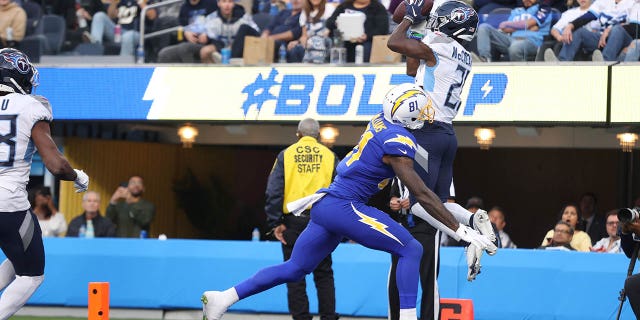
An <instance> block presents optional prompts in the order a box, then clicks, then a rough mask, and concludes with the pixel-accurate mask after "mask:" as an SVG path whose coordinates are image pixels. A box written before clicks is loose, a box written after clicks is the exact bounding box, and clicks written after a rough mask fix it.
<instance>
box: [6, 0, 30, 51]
mask: <svg viewBox="0 0 640 320" xmlns="http://www.w3.org/2000/svg"><path fill="white" fill-rule="evenodd" d="M26 29H27V13H26V12H25V11H24V9H22V8H21V7H20V6H19V5H18V4H16V3H14V2H13V1H12V0H0V48H8V47H15V46H16V45H17V44H18V43H19V42H20V41H22V39H23V38H24V35H25V32H26ZM7 30H11V31H9V32H7ZM7 34H10V35H11V37H12V39H7Z"/></svg>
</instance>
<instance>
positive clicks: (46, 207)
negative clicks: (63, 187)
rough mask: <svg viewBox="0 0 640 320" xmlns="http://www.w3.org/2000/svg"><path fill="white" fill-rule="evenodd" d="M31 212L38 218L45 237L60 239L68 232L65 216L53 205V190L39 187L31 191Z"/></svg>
mask: <svg viewBox="0 0 640 320" xmlns="http://www.w3.org/2000/svg"><path fill="white" fill-rule="evenodd" d="M29 202H30V203H31V210H32V211H33V213H34V214H35V215H36V217H38V223H39V224H40V229H41V230H42V236H43V237H60V236H62V235H63V234H64V233H65V232H67V221H66V220H65V218H64V214H62V213H60V212H58V208H56V206H55V205H54V204H53V197H52V196H51V189H50V188H49V187H45V186H39V187H36V188H34V189H32V190H30V191H29Z"/></svg>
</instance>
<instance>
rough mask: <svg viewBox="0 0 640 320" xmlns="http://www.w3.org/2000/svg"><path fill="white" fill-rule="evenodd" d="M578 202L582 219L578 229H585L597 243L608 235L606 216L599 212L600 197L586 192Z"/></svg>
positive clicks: (592, 241)
mask: <svg viewBox="0 0 640 320" xmlns="http://www.w3.org/2000/svg"><path fill="white" fill-rule="evenodd" d="M578 204H579V205H580V213H581V214H582V219H581V220H580V221H579V224H580V225H579V226H578V227H577V229H579V230H584V232H586V233H587V234H588V235H589V237H590V238H591V243H592V244H595V243H596V241H598V240H599V239H602V238H604V237H606V236H607V229H606V226H605V220H606V218H605V217H604V216H602V215H601V214H598V198H597V197H596V195H595V194H594V193H592V192H586V193H584V194H582V195H581V196H580V201H579V202H578Z"/></svg>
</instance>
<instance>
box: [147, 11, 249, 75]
mask: <svg viewBox="0 0 640 320" xmlns="http://www.w3.org/2000/svg"><path fill="white" fill-rule="evenodd" d="M217 6H218V10H217V11H214V12H212V13H211V14H209V15H207V16H206V17H205V18H204V19H202V18H198V19H196V21H195V22H193V23H191V24H189V25H188V26H187V27H186V28H185V31H184V37H185V39H186V40H187V41H186V42H183V43H179V44H177V45H173V46H169V47H166V48H164V49H162V50H160V53H159V54H158V62H164V63H166V62H191V63H193V62H198V61H200V62H203V63H220V61H221V55H220V50H222V49H223V48H225V47H230V48H231V56H232V57H234V58H235V57H238V58H239V57H242V51H243V49H244V37H245V36H248V35H250V36H259V35H260V33H259V32H258V26H257V25H256V24H255V23H254V22H253V19H252V18H251V16H250V15H249V14H246V13H245V11H244V8H243V7H242V6H240V5H236V4H235V2H234V1H233V0H218V2H217ZM236 40H237V41H236Z"/></svg>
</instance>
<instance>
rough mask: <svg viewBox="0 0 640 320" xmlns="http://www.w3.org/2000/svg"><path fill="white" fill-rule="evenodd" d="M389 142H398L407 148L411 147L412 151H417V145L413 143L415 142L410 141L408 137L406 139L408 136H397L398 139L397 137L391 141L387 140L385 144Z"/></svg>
mask: <svg viewBox="0 0 640 320" xmlns="http://www.w3.org/2000/svg"><path fill="white" fill-rule="evenodd" d="M387 142H397V143H402V144H404V145H407V146H409V147H411V149H415V148H416V144H415V143H413V140H411V139H409V138H408V137H406V136H403V135H399V134H396V137H395V138H391V139H387V140H385V142H384V143H387Z"/></svg>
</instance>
